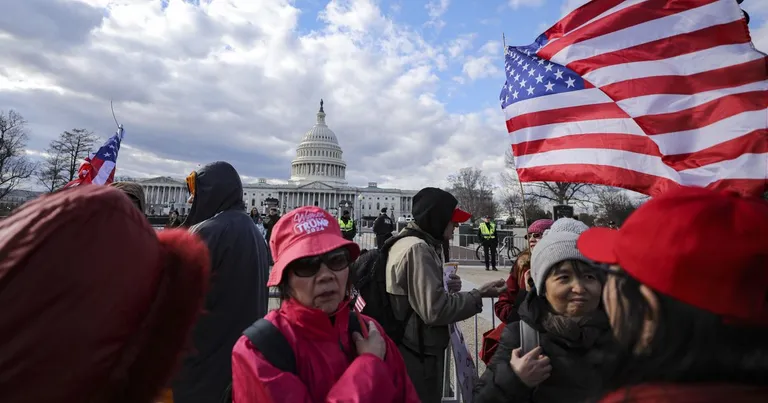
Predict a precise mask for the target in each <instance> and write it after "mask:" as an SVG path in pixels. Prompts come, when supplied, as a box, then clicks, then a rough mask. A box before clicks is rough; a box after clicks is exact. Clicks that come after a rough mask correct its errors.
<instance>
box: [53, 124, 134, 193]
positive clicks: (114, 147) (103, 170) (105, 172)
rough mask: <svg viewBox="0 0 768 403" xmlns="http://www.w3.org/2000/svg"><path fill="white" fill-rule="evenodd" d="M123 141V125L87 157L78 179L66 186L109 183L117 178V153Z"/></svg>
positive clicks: (79, 171)
mask: <svg viewBox="0 0 768 403" xmlns="http://www.w3.org/2000/svg"><path fill="white" fill-rule="evenodd" d="M122 141H123V126H120V127H119V128H118V130H117V132H116V133H115V134H114V135H113V136H112V137H110V138H109V140H107V142H106V143H104V145H103V146H101V148H99V150H98V151H96V153H95V154H91V155H89V156H88V157H86V158H85V161H83V164H82V165H80V169H79V170H78V172H77V179H75V180H73V181H71V182H69V183H67V184H66V185H65V186H64V188H70V187H75V186H79V185H85V184H87V183H92V184H94V185H108V184H110V183H112V182H113V181H114V180H115V167H116V166H117V153H118V152H119V151H120V143H121V142H122Z"/></svg>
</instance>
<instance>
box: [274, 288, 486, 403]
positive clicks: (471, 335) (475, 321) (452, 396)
mask: <svg viewBox="0 0 768 403" xmlns="http://www.w3.org/2000/svg"><path fill="white" fill-rule="evenodd" d="M490 302H491V306H493V305H494V304H495V302H496V300H495V298H490ZM279 306H280V293H279V292H278V291H277V289H276V288H272V289H270V291H269V309H270V310H272V309H277V308H279ZM457 324H458V326H459V328H461V330H462V332H463V333H464V341H465V342H466V344H467V348H468V349H469V351H470V354H472V355H473V359H474V361H475V369H476V374H475V375H477V376H480V375H481V374H482V373H483V372H484V371H485V364H484V363H483V362H482V361H480V349H481V348H482V344H483V341H482V339H483V333H485V332H487V331H488V330H491V329H495V328H496V325H497V324H498V321H497V319H496V316H495V315H492V316H491V321H490V322H488V321H487V320H486V319H484V318H480V317H479V315H475V316H474V317H472V318H469V319H466V320H464V321H461V322H458V323H457ZM458 383H459V381H458V374H457V372H456V363H455V362H454V359H453V351H451V347H450V345H449V346H448V348H447V349H446V350H445V369H444V371H443V400H442V401H443V402H444V403H463V402H464V399H462V397H461V394H460V393H459V392H458Z"/></svg>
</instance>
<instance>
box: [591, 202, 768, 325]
mask: <svg viewBox="0 0 768 403" xmlns="http://www.w3.org/2000/svg"><path fill="white" fill-rule="evenodd" d="M766 228H768V203H766V202H765V201H764V200H760V199H757V198H752V199H747V198H741V197H739V196H737V195H731V194H726V193H719V192H715V191H712V190H708V189H703V188H686V187H683V188H679V189H674V190H670V191H668V192H667V193H665V194H663V195H661V196H658V197H655V198H653V199H651V200H650V201H648V202H647V203H645V204H644V205H643V206H641V207H640V208H639V209H637V211H635V212H634V213H633V214H632V215H631V216H630V217H629V218H628V219H627V221H626V222H625V223H624V225H622V227H621V229H620V230H613V229H609V228H592V229H590V230H588V231H586V232H584V233H583V234H582V235H581V237H580V238H579V241H578V248H579V250H580V251H581V252H582V253H583V254H584V255H585V256H586V257H588V258H590V259H592V260H595V261H597V262H601V263H608V264H616V265H619V266H621V267H622V269H623V270H624V271H626V272H627V274H629V275H631V276H632V277H634V278H635V279H637V280H638V281H640V282H641V283H643V284H645V285H646V286H648V287H650V288H652V289H653V290H655V291H657V292H659V293H662V294H665V295H667V296H670V297H672V298H675V299H677V300H679V301H681V302H685V303H687V304H690V305H692V306H695V307H697V308H699V309H703V310H706V311H709V312H712V313H714V314H716V315H719V316H722V317H724V318H731V319H735V320H738V321H745V322H750V323H760V324H768V302H767V301H766V295H768V235H766Z"/></svg>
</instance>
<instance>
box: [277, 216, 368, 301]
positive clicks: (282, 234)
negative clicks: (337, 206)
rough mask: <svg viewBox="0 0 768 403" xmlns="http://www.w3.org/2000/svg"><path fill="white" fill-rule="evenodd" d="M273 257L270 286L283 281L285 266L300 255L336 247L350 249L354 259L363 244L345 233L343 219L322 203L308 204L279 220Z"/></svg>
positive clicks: (326, 250)
mask: <svg viewBox="0 0 768 403" xmlns="http://www.w3.org/2000/svg"><path fill="white" fill-rule="evenodd" d="M269 247H270V249H271V250H272V259H273V260H274V261H275V264H274V266H272V271H271V272H270V273H269V281H268V282H267V286H268V287H274V286H276V285H278V284H280V280H282V278H283V271H285V267H286V266H287V265H288V264H289V263H291V262H293V261H294V260H296V259H301V258H303V257H308V256H317V255H322V254H324V253H328V252H330V251H332V250H334V249H338V248H342V247H346V248H347V249H349V255H350V259H351V261H354V260H355V259H357V257H358V256H360V246H358V245H357V244H356V243H354V242H352V241H348V240H346V239H344V237H342V236H341V228H340V227H339V221H338V220H337V219H336V218H335V217H334V216H332V215H331V214H330V213H329V212H327V211H325V210H323V209H321V208H320V207H314V206H306V207H300V208H297V209H295V210H292V211H291V212H290V213H288V214H286V215H284V216H283V217H282V218H280V220H278V221H277V224H275V227H274V228H272V237H271V238H270V240H269Z"/></svg>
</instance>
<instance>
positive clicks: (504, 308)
mask: <svg viewBox="0 0 768 403" xmlns="http://www.w3.org/2000/svg"><path fill="white" fill-rule="evenodd" d="M513 273H514V270H513ZM519 291H520V288H519V287H518V285H517V279H516V278H515V276H514V274H512V273H510V274H509V277H508V278H507V290H506V291H504V292H503V293H501V294H499V300H498V301H496V303H495V304H494V305H493V311H494V312H495V313H496V317H497V318H499V320H501V321H502V322H504V323H508V322H509V318H510V316H512V314H513V313H514V312H515V310H516V309H517V307H515V298H517V293H518V292H519Z"/></svg>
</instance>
